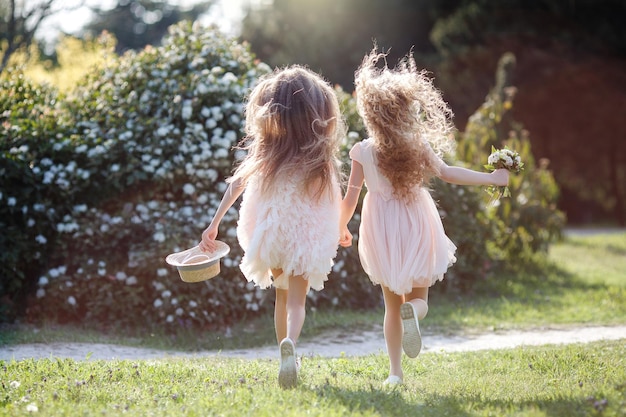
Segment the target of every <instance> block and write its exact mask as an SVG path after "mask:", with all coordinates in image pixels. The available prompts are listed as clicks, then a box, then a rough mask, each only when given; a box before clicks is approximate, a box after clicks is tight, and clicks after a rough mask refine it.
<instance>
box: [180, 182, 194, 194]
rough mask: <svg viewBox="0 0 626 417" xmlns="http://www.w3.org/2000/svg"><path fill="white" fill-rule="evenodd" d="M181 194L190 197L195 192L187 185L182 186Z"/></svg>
mask: <svg viewBox="0 0 626 417" xmlns="http://www.w3.org/2000/svg"><path fill="white" fill-rule="evenodd" d="M183 192H184V193H185V194H188V195H191V194H193V193H195V192H196V187H194V186H193V185H192V184H189V183H187V184H185V185H183Z"/></svg>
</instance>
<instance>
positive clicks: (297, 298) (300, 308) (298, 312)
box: [287, 276, 309, 343]
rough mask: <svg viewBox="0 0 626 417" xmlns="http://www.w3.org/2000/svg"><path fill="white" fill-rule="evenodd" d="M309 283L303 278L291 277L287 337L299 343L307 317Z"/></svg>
mask: <svg viewBox="0 0 626 417" xmlns="http://www.w3.org/2000/svg"><path fill="white" fill-rule="evenodd" d="M308 290H309V282H308V281H307V280H306V279H304V278H303V277H302V276H295V277H294V276H291V277H289V292H288V294H287V337H288V338H290V339H291V340H292V341H293V342H294V343H297V341H298V338H299V337H300V332H301V331H302V326H304V318H305V316H306V308H305V307H306V294H307V292H308Z"/></svg>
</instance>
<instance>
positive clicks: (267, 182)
mask: <svg viewBox="0 0 626 417" xmlns="http://www.w3.org/2000/svg"><path fill="white" fill-rule="evenodd" d="M245 127H246V137H245V138H244V140H243V148H244V149H245V150H247V155H246V157H245V158H244V159H243V161H242V162H241V163H240V164H239V166H238V167H237V169H236V170H235V172H234V174H233V176H232V177H231V178H229V179H228V182H229V186H228V189H227V190H226V192H225V193H224V196H223V198H222V201H221V203H220V205H219V207H218V209H217V211H216V213H215V215H214V217H213V220H212V221H211V223H210V224H209V226H208V227H207V228H206V230H205V231H204V232H203V233H202V241H201V243H200V248H201V249H202V250H205V251H213V250H214V249H215V239H216V237H217V233H218V227H219V224H220V221H221V220H222V218H223V216H224V214H225V213H226V212H227V211H228V210H229V209H230V207H231V206H232V205H233V203H234V202H235V201H236V200H237V198H238V197H239V196H240V195H241V194H242V193H243V198H242V202H241V207H240V210H239V222H238V224H237V237H238V240H239V243H240V245H241V248H242V249H243V251H244V256H243V258H242V259H241V265H240V268H241V271H242V272H243V274H244V275H245V277H246V279H247V280H248V281H251V282H254V283H255V284H256V285H258V286H260V287H261V288H267V287H269V286H272V285H273V286H274V287H275V288H276V303H275V306H274V325H275V329H276V338H277V341H278V342H279V346H280V356H281V364H280V370H279V376H278V381H279V383H280V385H281V387H293V386H295V385H296V383H297V366H296V356H295V344H296V342H297V341H298V337H299V336H300V332H301V330H302V326H303V324H304V318H305V302H306V296H307V293H308V291H309V289H310V288H313V289H315V290H321V289H322V288H324V282H325V281H326V280H327V276H328V273H329V272H330V270H331V267H332V265H333V261H332V260H333V258H334V257H335V256H336V254H337V248H338V243H339V231H340V229H339V209H340V203H341V190H340V186H339V178H340V163H339V160H338V157H337V155H338V151H339V143H340V140H341V137H342V135H343V133H345V132H344V129H343V128H342V127H343V123H342V118H341V113H340V111H339V103H338V100H337V97H336V95H335V92H334V91H333V89H332V88H331V87H330V85H329V84H328V83H327V82H325V81H324V80H323V79H322V78H321V77H320V76H319V75H317V74H315V73H314V72H312V71H309V70H308V69H305V68H302V67H299V66H292V67H289V68H285V69H282V70H277V71H275V72H274V73H272V74H270V75H269V76H267V77H265V78H264V79H262V80H261V81H260V82H259V84H258V85H257V86H256V87H255V88H254V89H253V91H252V92H251V94H250V97H249V100H248V103H247V106H246V126H245Z"/></svg>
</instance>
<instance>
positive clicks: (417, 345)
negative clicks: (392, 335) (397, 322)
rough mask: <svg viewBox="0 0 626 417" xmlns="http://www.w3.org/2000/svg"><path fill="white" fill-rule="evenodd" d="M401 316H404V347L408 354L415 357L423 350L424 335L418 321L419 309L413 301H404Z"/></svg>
mask: <svg viewBox="0 0 626 417" xmlns="http://www.w3.org/2000/svg"><path fill="white" fill-rule="evenodd" d="M400 316H401V317H402V331H403V333H402V349H403V350H404V353H406V356H408V357H409V358H415V357H417V355H419V353H420V350H422V335H421V334H420V326H419V323H418V321H417V311H415V306H414V305H413V304H411V303H404V304H402V305H401V306H400Z"/></svg>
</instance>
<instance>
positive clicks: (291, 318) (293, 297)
mask: <svg viewBox="0 0 626 417" xmlns="http://www.w3.org/2000/svg"><path fill="white" fill-rule="evenodd" d="M308 290H309V282H308V281H307V280H305V279H303V278H302V276H295V277H294V276H290V277H289V290H288V291H287V336H286V337H285V338H284V339H283V340H281V342H280V370H279V371H278V384H279V385H280V386H281V387H282V388H293V387H295V386H296V385H297V384H298V362H297V359H296V352H295V344H296V342H297V341H298V338H299V337H300V332H301V331H302V326H303V325H304V317H305V315H306V308H305V304H306V294H307V291H308ZM277 334H278V333H277Z"/></svg>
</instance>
